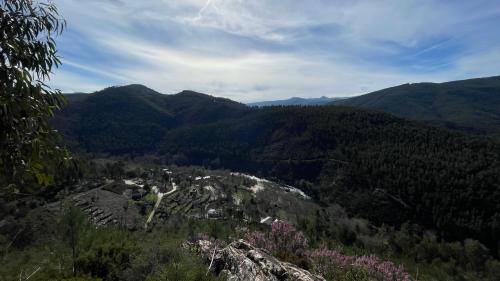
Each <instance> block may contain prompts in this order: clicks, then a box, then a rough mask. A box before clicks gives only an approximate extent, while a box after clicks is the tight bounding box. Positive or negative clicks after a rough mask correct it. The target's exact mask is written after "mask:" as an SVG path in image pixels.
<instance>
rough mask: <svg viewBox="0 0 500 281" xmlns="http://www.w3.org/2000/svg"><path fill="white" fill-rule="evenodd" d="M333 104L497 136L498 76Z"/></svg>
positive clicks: (392, 91) (408, 87)
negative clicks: (372, 110)
mask: <svg viewBox="0 0 500 281" xmlns="http://www.w3.org/2000/svg"><path fill="white" fill-rule="evenodd" d="M333 103H334V104H338V105H347V106H353V107H361V108H368V109H374V110H379V111H383V112H388V113H392V114H394V115H397V116H400V117H404V118H408V119H414V120H425V121H432V122H435V123H436V124H439V125H444V126H445V127H449V128H459V129H465V130H469V131H473V132H479V133H496V134H499V133H500V76H495V77H489V78H478V79H469V80H462V81H452V82H447V83H440V84H436V83H416V84H404V85H400V86H397V87H392V88H387V89H383V90H380V91H376V92H373V93H369V94H366V95H362V96H358V97H354V98H350V99H345V100H340V101H335V102H333Z"/></svg>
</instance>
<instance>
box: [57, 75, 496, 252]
mask: <svg viewBox="0 0 500 281" xmlns="http://www.w3.org/2000/svg"><path fill="white" fill-rule="evenodd" d="M54 124H55V125H56V127H58V128H59V129H60V130H61V131H63V132H64V134H65V135H66V137H67V138H68V139H70V140H72V141H73V145H76V146H78V147H79V148H80V149H82V150H84V151H87V152H107V153H112V154H118V155H120V154H121V155H123V154H127V155H137V154H138V153H153V154H157V155H160V156H161V157H162V158H163V161H164V162H166V163H169V164H178V165H192V164H196V165H204V166H209V167H211V168H229V169H233V170H238V171H246V172H251V173H254V174H257V175H262V176H265V177H267V178H274V179H277V180H279V181H284V182H286V183H289V184H293V185H294V186H297V187H299V188H301V189H302V190H303V191H305V192H306V193H308V194H309V195H310V196H312V197H313V198H315V199H316V200H318V201H320V202H322V203H324V204H329V203H332V202H336V203H340V204H341V205H343V206H344V207H345V208H347V209H348V211H349V212H350V213H351V214H353V215H359V216H361V217H365V218H368V219H370V220H371V221H373V222H375V223H377V224H383V223H385V224H391V225H396V226H398V225H401V224H402V223H404V222H406V221H413V222H417V223H419V224H421V225H423V226H425V227H427V228H432V229H436V230H437V231H438V235H439V237H441V238H444V239H449V240H462V239H465V238H467V237H473V238H476V239H480V240H481V241H483V243H485V244H487V245H488V246H489V247H491V248H492V249H497V247H498V245H497V244H496V243H497V237H498V236H499V235H500V228H499V225H500V206H499V205H498V202H500V185H499V183H500V144H499V143H498V142H496V141H495V140H493V139H489V138H486V137H474V136H469V135H465V134H461V133H454V132H451V131H447V130H444V129H439V128H436V127H432V126H426V125H424V124H421V123H417V122H412V121H408V120H404V119H400V118H397V117H395V116H392V115H389V114H386V113H380V112H373V111H367V110H361V109H354V108H347V107H339V106H322V107H304V106H287V107H265V108H249V107H246V106H245V105H242V104H239V103H237V102H233V101H230V100H227V99H220V98H215V97H212V96H208V95H203V94H200V93H194V92H182V93H180V94H177V95H160V94H158V93H156V92H154V91H152V90H149V89H147V88H145V87H143V86H137V85H133V86H126V87H116V88H110V89H106V90H104V91H101V92H97V93H94V94H89V95H87V96H74V97H70V98H69V105H68V107H67V108H66V109H65V111H64V112H63V113H62V114H60V115H59V116H58V117H57V118H56V120H55V121H54Z"/></svg>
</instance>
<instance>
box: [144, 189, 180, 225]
mask: <svg viewBox="0 0 500 281" xmlns="http://www.w3.org/2000/svg"><path fill="white" fill-rule="evenodd" d="M171 183H172V190H170V191H169V192H166V193H161V192H160V190H159V189H158V187H156V186H153V188H152V190H153V192H154V193H156V195H157V198H156V203H155V206H154V207H153V210H152V211H151V213H150V214H149V216H148V219H147V220H146V223H145V224H144V228H145V229H147V228H148V224H149V223H150V222H151V220H152V219H153V216H154V215H155V212H156V209H157V208H158V207H159V206H160V203H161V199H163V196H167V195H170V194H172V193H174V192H175V191H176V190H177V185H176V184H175V182H171Z"/></svg>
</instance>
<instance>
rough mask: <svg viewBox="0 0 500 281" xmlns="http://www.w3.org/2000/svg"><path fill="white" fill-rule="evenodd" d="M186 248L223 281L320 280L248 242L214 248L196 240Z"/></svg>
mask: <svg viewBox="0 0 500 281" xmlns="http://www.w3.org/2000/svg"><path fill="white" fill-rule="evenodd" d="M188 245H189V247H191V248H193V249H195V250H196V251H198V253H199V254H200V255H201V256H202V257H203V258H204V259H205V260H206V261H207V263H210V270H212V271H213V272H214V273H215V274H217V275H219V276H220V277H222V278H223V279H224V280H227V281H265V280H266V281H267V280H269V281H291V280H293V281H324V280H325V279H324V278H323V277H320V276H317V275H314V274H312V273H310V272H309V271H307V270H304V269H301V268H299V267H297V266H295V265H293V264H290V263H287V262H282V261H279V260H278V259H276V258H275V257H273V256H272V255H270V254H269V253H267V252H266V251H265V250H263V249H258V248H255V247H253V246H252V245H250V244H249V243H247V242H245V241H243V240H239V241H235V242H233V243H231V244H229V245H228V246H226V247H224V248H221V249H218V248H216V246H215V244H214V243H212V242H210V241H207V240H200V241H197V242H196V243H189V244H188Z"/></svg>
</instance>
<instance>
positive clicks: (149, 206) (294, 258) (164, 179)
mask: <svg viewBox="0 0 500 281" xmlns="http://www.w3.org/2000/svg"><path fill="white" fill-rule="evenodd" d="M147 162H149V163H150V161H147ZM82 172H83V173H84V177H83V179H82V181H81V182H80V183H77V184H75V185H68V186H65V187H64V188H59V189H57V190H53V193H51V195H49V193H43V194H44V195H45V198H44V199H42V198H39V199H33V198H30V199H28V198H25V199H24V200H18V201H17V202H14V203H13V204H10V205H9V204H7V205H6V208H5V210H3V212H4V213H3V214H2V217H3V218H4V219H3V220H2V228H1V229H2V233H3V236H1V237H2V239H3V241H4V242H5V243H2V244H5V245H7V246H6V247H5V248H4V249H5V251H4V252H3V257H4V263H3V266H2V267H1V269H0V280H13V279H17V278H19V276H21V278H22V280H26V278H28V277H29V280H101V279H102V280H219V278H220V280H227V278H230V277H234V278H239V279H234V280H323V279H322V278H325V279H326V280H417V278H418V280H454V279H456V278H462V279H461V280H495V278H496V276H498V275H497V273H498V270H499V268H500V263H499V262H498V261H497V260H495V259H493V258H492V257H491V256H490V255H489V253H488V251H487V249H486V248H485V247H484V246H483V245H481V244H480V243H479V242H478V241H475V240H467V241H464V243H445V242H440V241H439V240H438V239H436V236H435V234H433V233H431V232H426V231H425V230H423V229H422V228H420V227H418V226H416V225H410V224H408V225H404V226H403V227H402V229H401V230H396V229H394V228H388V227H376V226H374V225H372V224H370V223H369V222H368V221H366V220H364V219H360V218H353V217H349V216H347V214H346V212H345V211H344V210H343V209H342V208H341V207H339V206H337V205H329V206H320V205H318V204H317V203H315V202H314V200H312V199H311V198H309V197H308V196H307V195H305V194H304V193H302V192H301V191H300V190H298V189H296V188H294V187H292V186H288V185H284V184H279V183H274V182H271V181H268V180H265V179H261V178H257V177H254V176H251V175H246V174H241V173H237V172H229V171H224V170H205V169H202V168H196V167H185V168H183V167H176V166H158V165H152V164H141V163H138V162H121V161H113V160H110V159H98V160H94V161H90V162H89V165H87V166H86V167H85V169H84V171H82ZM174 187H175V188H174ZM159 194H163V196H158V195H159ZM35 198H36V197H35ZM151 214H154V215H153V216H152V219H151V221H150V222H149V223H146V222H147V220H148V217H150V215H151ZM240 239H242V240H240ZM208 268H209V270H208ZM73 275H74V276H76V277H77V278H79V279H74V278H73V279H71V278H72V277H71V276H73ZM30 276H31V277H30ZM263 276H264V277H263ZM297 276H298V277H300V278H299V279H294V278H296V277H297ZM259 278H263V279H259ZM273 278H274V279H273ZM307 278H310V279H307ZM230 280H233V279H230Z"/></svg>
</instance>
